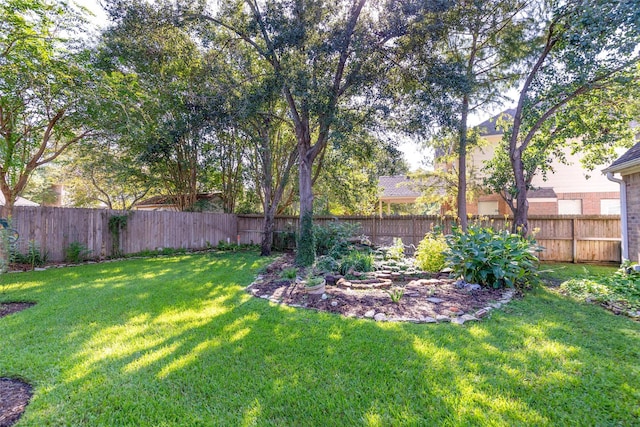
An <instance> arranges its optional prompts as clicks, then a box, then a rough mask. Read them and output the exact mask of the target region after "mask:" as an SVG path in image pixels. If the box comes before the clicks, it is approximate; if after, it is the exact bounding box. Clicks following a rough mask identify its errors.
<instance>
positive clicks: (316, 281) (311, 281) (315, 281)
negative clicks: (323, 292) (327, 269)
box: [304, 276, 324, 288]
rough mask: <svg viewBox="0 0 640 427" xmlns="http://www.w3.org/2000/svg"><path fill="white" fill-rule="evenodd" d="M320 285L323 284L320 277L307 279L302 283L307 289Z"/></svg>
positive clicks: (322, 278)
mask: <svg viewBox="0 0 640 427" xmlns="http://www.w3.org/2000/svg"><path fill="white" fill-rule="evenodd" d="M322 283H324V277H321V276H316V277H308V278H306V279H305V281H304V285H305V286H306V287H308V288H312V287H314V286H318V285H321V284H322Z"/></svg>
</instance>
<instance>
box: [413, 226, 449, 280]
mask: <svg viewBox="0 0 640 427" xmlns="http://www.w3.org/2000/svg"><path fill="white" fill-rule="evenodd" d="M446 249H447V242H446V241H445V239H444V236H441V235H435V234H427V235H426V236H425V237H424V239H422V240H421V241H420V244H419V245H418V248H417V249H416V254H415V257H416V265H417V266H418V268H420V269H421V270H423V271H430V272H437V271H440V270H442V269H443V268H444V266H445V251H446Z"/></svg>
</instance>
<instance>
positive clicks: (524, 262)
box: [445, 224, 540, 288]
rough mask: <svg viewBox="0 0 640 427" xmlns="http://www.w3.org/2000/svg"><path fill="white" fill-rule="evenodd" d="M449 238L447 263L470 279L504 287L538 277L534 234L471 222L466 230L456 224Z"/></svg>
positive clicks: (454, 271) (536, 247)
mask: <svg viewBox="0 0 640 427" xmlns="http://www.w3.org/2000/svg"><path fill="white" fill-rule="evenodd" d="M446 241H447V246H448V249H447V252H446V257H445V258H446V261H447V263H448V264H450V267H451V269H452V270H453V273H454V274H456V275H458V276H462V277H463V278H464V280H465V281H467V282H469V283H479V284H481V285H484V286H490V287H493V288H501V287H504V286H507V287H515V286H519V285H524V284H527V283H529V282H531V281H534V280H536V279H537V266H538V258H537V257H536V256H535V255H534V254H535V252H536V251H539V250H540V248H539V246H537V245H536V243H535V240H533V239H532V238H524V237H522V236H520V235H518V234H512V233H510V232H509V231H508V230H500V231H496V230H493V229H492V228H490V227H483V226H481V225H477V224H469V225H468V227H467V232H466V233H464V232H463V231H462V230H461V229H459V228H458V227H454V229H453V232H452V234H451V235H448V236H447V237H446Z"/></svg>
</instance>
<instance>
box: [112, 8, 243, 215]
mask: <svg viewBox="0 0 640 427" xmlns="http://www.w3.org/2000/svg"><path fill="white" fill-rule="evenodd" d="M108 10H109V12H110V14H111V16H112V19H113V20H114V22H115V24H114V25H113V26H112V27H110V28H109V29H108V30H107V31H106V32H105V33H104V34H103V38H102V51H101V58H102V66H103V67H104V68H105V69H106V70H108V71H109V72H110V73H114V74H124V75H128V76H133V78H134V79H135V81H136V84H137V88H138V90H137V91H136V93H135V94H132V96H131V97H130V98H129V99H128V100H127V102H128V103H129V105H128V106H127V109H128V111H129V112H130V114H128V115H126V116H124V115H123V116H121V117H120V120H119V121H120V122H121V126H120V129H121V130H122V132H121V134H120V140H119V142H118V143H119V144H120V145H125V144H126V145H127V147H128V148H129V149H130V150H132V151H133V152H134V153H136V154H137V160H138V161H139V162H140V164H142V165H147V166H148V167H149V170H150V172H151V173H153V174H156V175H158V176H160V177H162V182H163V183H164V191H165V192H166V193H168V194H169V195H171V196H172V198H173V200H174V201H175V203H176V205H177V206H178V208H179V209H180V210H188V209H190V208H191V207H192V206H193V204H194V203H195V202H196V198H197V194H198V193H199V192H200V191H202V190H203V183H204V182H205V181H206V179H207V177H208V175H209V171H210V169H211V167H212V166H213V165H214V159H213V153H215V150H214V149H213V148H212V147H214V146H215V147H218V148H224V141H222V138H223V137H225V136H226V135H224V134H221V135H217V134H216V131H215V129H216V128H215V123H217V120H218V118H219V117H220V115H221V114H222V113H221V112H222V111H224V108H225V98H224V96H222V95H221V91H220V90H219V88H218V86H216V84H215V80H213V76H215V74H216V71H215V67H216V63H215V61H216V60H217V59H218V58H217V57H215V56H211V55H205V52H204V51H203V49H202V47H201V46H200V45H198V43H197V41H196V40H194V38H193V37H192V34H191V33H190V29H189V28H184V27H180V26H177V25H174V23H172V22H170V21H169V20H167V18H166V11H165V10H164V9H163V8H162V7H157V6H156V5H151V4H147V3H133V2H129V3H118V2H115V3H113V4H112V5H111V6H110V8H109V9H108ZM107 125H108V126H110V127H113V126H114V124H113V123H108V124H107ZM227 154H228V153H226V152H225V153H219V156H218V159H219V160H220V162H223V161H224V162H228V161H229V160H230V157H229V156H228V155H227ZM220 162H219V163H220ZM226 164H227V163H225V165H226ZM234 166H237V165H235V164H234ZM225 176H226V175H225ZM232 178H233V177H232ZM229 206H231V209H232V208H233V203H230V205H229Z"/></svg>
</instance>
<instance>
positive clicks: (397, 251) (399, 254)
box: [385, 237, 404, 261]
mask: <svg viewBox="0 0 640 427" xmlns="http://www.w3.org/2000/svg"><path fill="white" fill-rule="evenodd" d="M385 259H393V260H396V261H400V260H402V259H404V244H403V243H402V239H401V238H399V237H394V238H393V245H391V246H389V247H388V248H387V250H386V253H385Z"/></svg>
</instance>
